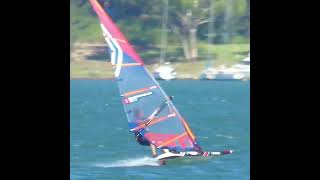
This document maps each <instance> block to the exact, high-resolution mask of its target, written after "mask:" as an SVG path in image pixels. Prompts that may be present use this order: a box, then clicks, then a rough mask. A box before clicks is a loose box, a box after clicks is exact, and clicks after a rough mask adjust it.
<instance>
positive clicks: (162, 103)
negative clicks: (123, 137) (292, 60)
mask: <svg viewBox="0 0 320 180" xmlns="http://www.w3.org/2000/svg"><path fill="white" fill-rule="evenodd" d="M89 1H90V3H91V4H92V6H93V9H94V10H95V12H96V13H97V15H98V17H99V20H100V25H101V29H102V33H103V35H104V38H105V40H106V42H107V44H108V46H109V48H110V49H111V51H110V53H111V63H112V65H113V66H114V70H115V76H116V77H117V78H118V80H119V81H117V83H118V88H119V92H120V96H121V98H122V104H123V107H124V110H125V112H126V117H127V120H128V126H129V131H131V132H133V131H134V132H139V133H140V134H141V135H142V136H144V137H145V138H146V139H148V140H149V141H150V142H151V143H152V144H154V145H155V146H156V147H157V148H165V149H174V150H176V151H186V150H197V149H199V146H198V145H197V144H196V140H195V136H194V134H193V133H192V131H191V129H190V128H189V126H188V124H187V123H186V121H185V120H184V119H183V118H182V116H181V115H180V114H179V112H178V111H177V109H176V108H175V106H174V105H173V103H172V102H171V99H170V98H169V96H168V95H167V94H166V93H165V91H164V90H163V89H162V88H161V86H160V85H159V83H158V82H157V81H156V80H155V79H154V77H153V76H152V75H151V74H150V72H149V71H148V70H147V69H146V67H145V66H144V62H143V61H142V59H141V57H140V56H139V55H138V53H137V52H136V51H135V50H134V49H133V47H132V46H131V44H130V42H129V41H128V40H127V38H126V37H125V36H124V35H123V34H122V32H121V31H120V29H119V28H118V27H117V26H116V24H115V23H114V22H113V21H112V19H111V17H110V16H109V15H108V14H107V12H105V11H104V10H103V8H102V7H101V5H100V4H99V3H98V2H97V1H96V0H89Z"/></svg>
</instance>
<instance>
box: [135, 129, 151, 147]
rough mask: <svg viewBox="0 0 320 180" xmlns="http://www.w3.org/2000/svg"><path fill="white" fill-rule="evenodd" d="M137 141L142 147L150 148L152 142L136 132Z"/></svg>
mask: <svg viewBox="0 0 320 180" xmlns="http://www.w3.org/2000/svg"><path fill="white" fill-rule="evenodd" d="M134 135H135V138H136V141H137V142H138V143H139V144H140V145H142V146H150V142H149V141H148V140H147V139H146V138H144V137H143V136H142V135H141V134H140V133H139V132H134Z"/></svg>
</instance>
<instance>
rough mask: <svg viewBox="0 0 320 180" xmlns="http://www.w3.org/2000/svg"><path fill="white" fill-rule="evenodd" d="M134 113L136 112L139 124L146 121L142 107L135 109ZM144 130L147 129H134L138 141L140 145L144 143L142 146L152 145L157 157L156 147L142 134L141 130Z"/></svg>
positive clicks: (151, 147)
mask: <svg viewBox="0 0 320 180" xmlns="http://www.w3.org/2000/svg"><path fill="white" fill-rule="evenodd" d="M134 114H135V119H136V123H138V124H139V125H140V124H142V123H144V121H143V120H142V119H144V115H143V112H142V111H141V110H140V109H136V110H135V111H134ZM143 130H145V129H141V130H139V131H134V137H135V139H136V141H137V142H138V143H139V144H140V145H142V146H150V149H151V153H152V156H153V157H156V156H157V150H156V147H155V146H154V145H153V144H152V143H150V141H149V140H148V139H147V138H145V137H143V136H142V135H141V132H142V131H143Z"/></svg>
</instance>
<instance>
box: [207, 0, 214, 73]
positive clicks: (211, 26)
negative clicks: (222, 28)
mask: <svg viewBox="0 0 320 180" xmlns="http://www.w3.org/2000/svg"><path fill="white" fill-rule="evenodd" d="M213 4H214V0H212V1H211V4H210V17H209V24H208V49H207V62H208V63H207V68H209V67H210V66H212V65H213V55H212V54H211V51H210V45H212V44H213V36H214V33H213V29H214V24H213V22H214V11H213Z"/></svg>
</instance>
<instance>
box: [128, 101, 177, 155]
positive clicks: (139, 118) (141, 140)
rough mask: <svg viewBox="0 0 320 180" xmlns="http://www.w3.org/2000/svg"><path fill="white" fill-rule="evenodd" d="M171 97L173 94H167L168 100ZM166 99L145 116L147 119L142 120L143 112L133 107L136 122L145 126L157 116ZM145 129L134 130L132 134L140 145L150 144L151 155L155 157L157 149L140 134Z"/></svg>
mask: <svg viewBox="0 0 320 180" xmlns="http://www.w3.org/2000/svg"><path fill="white" fill-rule="evenodd" d="M172 99H173V96H169V100H170V101H171V100H172ZM166 104H167V101H164V102H163V103H162V104H161V105H160V106H159V107H158V108H157V109H156V110H155V111H154V112H153V113H152V114H151V115H150V116H149V118H147V120H143V119H145V117H144V114H143V112H142V111H141V110H140V109H135V111H134V116H135V119H136V123H137V124H139V125H141V124H145V125H146V126H148V124H149V123H150V122H151V121H152V120H153V119H154V117H155V116H157V115H158V114H159V113H160V112H161V111H162V110H163V109H164V108H165V106H166ZM144 130H146V129H145V128H143V129H140V130H139V131H134V136H135V139H136V141H137V142H138V143H139V144H140V145H142V146H150V149H151V152H152V156H153V157H156V156H157V150H156V147H155V146H154V144H152V143H150V141H149V140H148V139H146V138H145V137H144V136H142V135H141V132H142V131H144Z"/></svg>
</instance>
